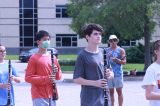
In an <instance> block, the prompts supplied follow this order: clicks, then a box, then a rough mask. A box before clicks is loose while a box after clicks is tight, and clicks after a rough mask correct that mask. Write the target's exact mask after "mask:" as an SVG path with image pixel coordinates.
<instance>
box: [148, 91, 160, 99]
mask: <svg viewBox="0 0 160 106" xmlns="http://www.w3.org/2000/svg"><path fill="white" fill-rule="evenodd" d="M146 99H147V100H160V94H159V93H156V92H151V93H150V94H148V95H146Z"/></svg>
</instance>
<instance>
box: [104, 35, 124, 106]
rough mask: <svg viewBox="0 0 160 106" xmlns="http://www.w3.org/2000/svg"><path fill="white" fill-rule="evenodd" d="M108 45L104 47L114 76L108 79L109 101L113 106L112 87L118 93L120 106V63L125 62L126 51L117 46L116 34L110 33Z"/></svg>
mask: <svg viewBox="0 0 160 106" xmlns="http://www.w3.org/2000/svg"><path fill="white" fill-rule="evenodd" d="M108 42H109V45H110V47H108V48H107V49H106V51H107V56H108V59H109V63H110V65H111V67H112V70H113V73H114V78H113V79H109V81H108V86H109V90H110V96H111V103H112V106H114V88H115V89H116V91H117V94H118V103H119V106H122V104H123V94H122V88H123V70H122V65H125V64H126V53H125V50H124V49H123V48H121V47H119V46H118V45H117V44H118V42H119V39H118V38H117V36H116V35H110V36H109V40H108Z"/></svg>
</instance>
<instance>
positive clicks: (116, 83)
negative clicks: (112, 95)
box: [108, 77, 123, 88]
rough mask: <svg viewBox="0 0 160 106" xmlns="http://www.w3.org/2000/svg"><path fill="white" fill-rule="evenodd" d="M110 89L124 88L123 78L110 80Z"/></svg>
mask: <svg viewBox="0 0 160 106" xmlns="http://www.w3.org/2000/svg"><path fill="white" fill-rule="evenodd" d="M108 87H109V88H123V77H114V78H113V79H109V80H108Z"/></svg>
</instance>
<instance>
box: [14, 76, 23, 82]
mask: <svg viewBox="0 0 160 106" xmlns="http://www.w3.org/2000/svg"><path fill="white" fill-rule="evenodd" d="M13 80H14V81H15V82H16V83H20V82H21V79H20V77H14V79H13Z"/></svg>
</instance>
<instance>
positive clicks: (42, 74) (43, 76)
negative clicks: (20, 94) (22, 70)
mask: <svg viewBox="0 0 160 106" xmlns="http://www.w3.org/2000/svg"><path fill="white" fill-rule="evenodd" d="M54 65H55V66H57V67H58V71H57V73H56V80H59V79H60V78H61V69H60V65H59V63H58V60H57V59H56V58H54ZM51 73H52V66H51V56H50V55H42V54H39V53H36V54H34V55H32V56H31V58H30V59H29V62H28V66H27V69H26V74H25V81H26V82H28V83H31V94H32V99H35V98H50V97H52V96H53V85H52V83H51V80H50V79H49V76H50V75H51Z"/></svg>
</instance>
